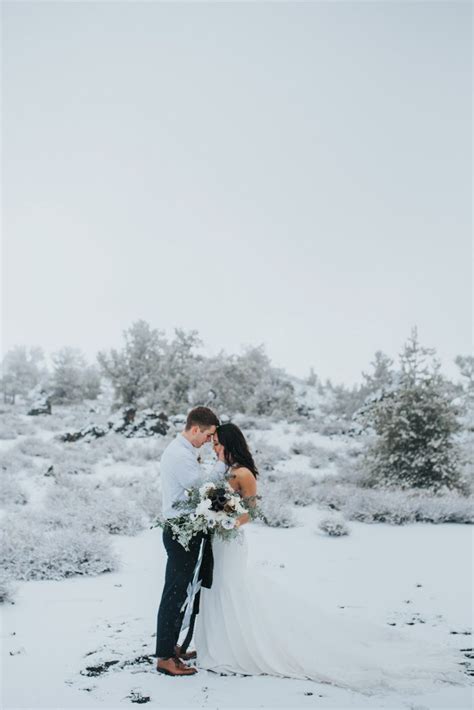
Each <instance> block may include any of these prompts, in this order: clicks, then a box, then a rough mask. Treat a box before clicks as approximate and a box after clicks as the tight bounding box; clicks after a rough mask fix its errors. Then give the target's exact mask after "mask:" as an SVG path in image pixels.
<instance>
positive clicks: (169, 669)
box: [156, 658, 197, 676]
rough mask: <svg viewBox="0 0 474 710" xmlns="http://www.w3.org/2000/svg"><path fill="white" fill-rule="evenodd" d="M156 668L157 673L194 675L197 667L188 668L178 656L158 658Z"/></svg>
mask: <svg viewBox="0 0 474 710" xmlns="http://www.w3.org/2000/svg"><path fill="white" fill-rule="evenodd" d="M156 670H157V671H158V673H164V674H165V675H174V676H182V675H194V674H195V673H197V668H190V667H189V666H187V665H186V664H184V663H183V662H182V661H180V660H179V658H159V659H158V661H157V663H156Z"/></svg>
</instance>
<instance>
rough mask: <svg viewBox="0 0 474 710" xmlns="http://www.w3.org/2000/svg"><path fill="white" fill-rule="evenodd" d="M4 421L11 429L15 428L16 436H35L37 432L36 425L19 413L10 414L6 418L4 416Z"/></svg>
mask: <svg viewBox="0 0 474 710" xmlns="http://www.w3.org/2000/svg"><path fill="white" fill-rule="evenodd" d="M2 423H3V424H4V425H5V426H7V427H8V428H9V429H10V428H11V429H13V431H14V432H15V434H16V436H15V438H16V437H17V436H34V434H35V432H36V427H35V425H34V424H33V423H32V422H31V421H29V420H28V419H27V418H26V417H21V416H19V415H17V414H9V415H7V416H6V417H5V418H4V417H2Z"/></svg>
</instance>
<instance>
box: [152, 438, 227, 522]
mask: <svg viewBox="0 0 474 710" xmlns="http://www.w3.org/2000/svg"><path fill="white" fill-rule="evenodd" d="M198 452H199V449H196V448H195V447H194V446H193V445H192V444H191V442H189V441H188V440H187V439H186V438H185V437H184V436H183V435H182V434H178V435H177V436H176V438H175V439H173V441H172V442H170V443H169V444H168V446H167V447H166V449H165V450H164V451H163V454H162V456H161V461H160V473H161V494H162V504H163V517H164V518H176V517H179V516H180V515H183V511H180V510H177V509H176V508H174V507H173V505H174V503H177V502H179V501H185V500H186V496H185V490H186V488H193V487H194V486H199V485H201V484H202V483H203V473H202V472H201V471H202V467H201V465H200V464H199V463H198V460H197V455H198ZM225 470H226V466H225V464H223V463H221V462H218V463H217V464H216V466H215V467H214V469H213V470H212V473H211V475H208V476H206V478H208V479H209V478H215V477H216V476H218V475H219V474H220V475H223V473H224V471H225Z"/></svg>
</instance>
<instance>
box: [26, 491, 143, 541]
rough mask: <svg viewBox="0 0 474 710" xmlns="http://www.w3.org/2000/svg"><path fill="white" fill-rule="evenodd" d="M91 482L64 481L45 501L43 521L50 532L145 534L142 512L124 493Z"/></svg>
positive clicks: (48, 493)
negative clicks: (69, 530) (52, 530)
mask: <svg viewBox="0 0 474 710" xmlns="http://www.w3.org/2000/svg"><path fill="white" fill-rule="evenodd" d="M88 484H89V481H88V479H86V480H78V479H76V478H72V477H67V478H65V477H61V478H60V479H59V485H57V486H55V487H54V488H51V489H50V490H49V491H48V492H47V494H46V496H45V499H44V509H43V510H42V511H41V512H40V514H39V515H40V518H41V521H42V522H43V523H44V525H46V526H47V527H48V528H51V529H56V528H65V529H66V528H68V527H69V526H75V527H76V528H79V529H82V530H84V531H86V532H97V531H104V532H108V533H111V534H112V535H136V534H137V533H138V532H140V531H141V530H143V527H144V524H145V520H144V514H143V511H142V510H141V509H140V508H139V507H138V506H137V504H136V503H135V501H134V500H130V499H129V498H128V496H127V495H122V494H121V491H117V490H111V489H109V487H108V486H106V485H103V484H96V485H93V484H92V483H90V484H89V485H88Z"/></svg>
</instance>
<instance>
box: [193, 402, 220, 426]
mask: <svg viewBox="0 0 474 710" xmlns="http://www.w3.org/2000/svg"><path fill="white" fill-rule="evenodd" d="M193 426H198V427H199V428H200V429H208V428H209V427H211V426H219V419H218V418H217V417H216V415H215V414H214V412H213V411H212V409H209V407H194V409H191V411H190V412H189V414H188V416H187V419H186V431H189V430H190V429H191V427H193Z"/></svg>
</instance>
